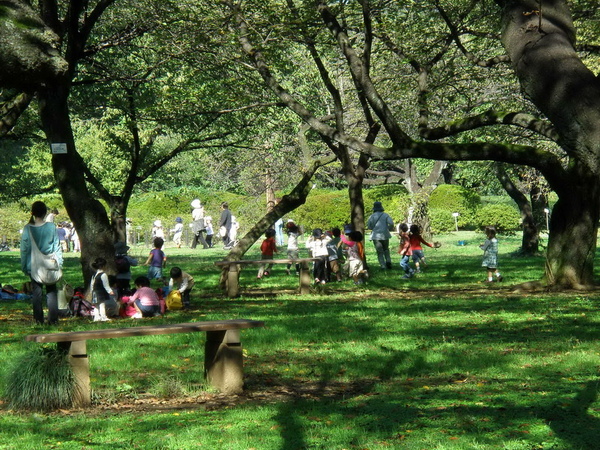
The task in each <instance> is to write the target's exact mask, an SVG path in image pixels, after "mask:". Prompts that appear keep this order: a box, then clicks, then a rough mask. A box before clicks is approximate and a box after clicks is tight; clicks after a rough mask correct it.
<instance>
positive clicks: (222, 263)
mask: <svg viewBox="0 0 600 450" xmlns="http://www.w3.org/2000/svg"><path fill="white" fill-rule="evenodd" d="M318 260H319V258H299V259H239V260H237V261H215V266H231V265H233V264H240V265H254V266H260V265H261V264H301V263H310V262H315V261H318Z"/></svg>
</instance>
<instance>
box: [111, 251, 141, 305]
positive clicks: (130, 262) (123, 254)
mask: <svg viewBox="0 0 600 450" xmlns="http://www.w3.org/2000/svg"><path fill="white" fill-rule="evenodd" d="M128 251H129V246H128V245H127V244H126V243H125V242H122V241H119V242H115V265H116V268H117V274H116V279H117V291H118V295H117V298H121V297H122V296H123V295H124V294H125V293H127V292H128V291H129V289H130V288H131V284H130V283H131V266H137V265H138V260H137V259H136V258H132V257H131V256H129V255H128V254H127V252H128Z"/></svg>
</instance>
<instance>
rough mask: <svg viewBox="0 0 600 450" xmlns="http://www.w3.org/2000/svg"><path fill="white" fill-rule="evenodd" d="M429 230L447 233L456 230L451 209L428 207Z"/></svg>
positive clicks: (435, 232) (434, 232)
mask: <svg viewBox="0 0 600 450" xmlns="http://www.w3.org/2000/svg"><path fill="white" fill-rule="evenodd" d="M429 219H430V225H431V232H432V233H433V234H439V233H447V232H449V231H455V230H456V224H455V222H454V217H453V216H452V211H450V210H447V209H439V208H436V209H433V208H430V209H429Z"/></svg>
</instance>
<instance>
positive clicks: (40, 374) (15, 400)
mask: <svg viewBox="0 0 600 450" xmlns="http://www.w3.org/2000/svg"><path fill="white" fill-rule="evenodd" d="M67 358H68V354H67V353H66V352H64V351H61V350H58V349H56V348H49V347H39V348H37V349H36V350H35V351H32V352H30V353H26V354H24V355H23V356H22V357H21V358H20V359H19V360H18V361H17V362H16V364H15V366H14V367H13V369H12V370H11V371H10V372H9V374H8V379H7V382H6V393H5V396H6V398H7V400H8V402H9V404H10V406H11V408H14V409H29V410H36V411H52V410H55V409H60V408H70V407H71V406H72V405H73V400H74V398H75V378H74V375H73V371H72V370H71V366H70V365H69V362H68V360H67Z"/></svg>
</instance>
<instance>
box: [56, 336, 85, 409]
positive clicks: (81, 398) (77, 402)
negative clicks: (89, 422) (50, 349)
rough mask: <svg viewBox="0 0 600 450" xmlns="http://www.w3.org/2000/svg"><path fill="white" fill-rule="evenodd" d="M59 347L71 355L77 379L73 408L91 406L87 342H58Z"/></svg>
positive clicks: (70, 362)
mask: <svg viewBox="0 0 600 450" xmlns="http://www.w3.org/2000/svg"><path fill="white" fill-rule="evenodd" d="M57 345H58V347H59V348H62V349H63V350H64V351H66V352H68V353H69V364H70V365H71V368H72V369H73V375H74V377H75V398H74V401H73V406H75V407H85V406H89V405H91V403H92V395H91V392H90V363H89V360H88V356H87V350H86V341H73V342H58V343H57Z"/></svg>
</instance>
